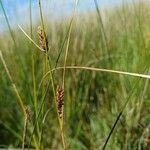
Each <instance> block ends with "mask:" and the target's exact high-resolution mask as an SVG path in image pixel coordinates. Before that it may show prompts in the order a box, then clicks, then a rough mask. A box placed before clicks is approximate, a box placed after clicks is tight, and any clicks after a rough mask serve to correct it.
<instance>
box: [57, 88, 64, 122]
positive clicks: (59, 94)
mask: <svg viewBox="0 0 150 150" xmlns="http://www.w3.org/2000/svg"><path fill="white" fill-rule="evenodd" d="M56 97H57V110H58V113H59V117H60V119H62V118H63V106H64V90H63V88H62V87H61V86H57V89H56Z"/></svg>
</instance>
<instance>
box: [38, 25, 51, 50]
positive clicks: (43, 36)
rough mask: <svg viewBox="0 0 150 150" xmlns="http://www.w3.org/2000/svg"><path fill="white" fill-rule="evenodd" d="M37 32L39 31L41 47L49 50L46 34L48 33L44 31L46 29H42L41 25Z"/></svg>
mask: <svg viewBox="0 0 150 150" xmlns="http://www.w3.org/2000/svg"><path fill="white" fill-rule="evenodd" d="M37 33H38V37H39V45H40V47H41V48H42V49H43V50H45V51H48V40H47V36H46V33H45V32H44V30H43V29H42V27H41V26H39V27H38V30H37Z"/></svg>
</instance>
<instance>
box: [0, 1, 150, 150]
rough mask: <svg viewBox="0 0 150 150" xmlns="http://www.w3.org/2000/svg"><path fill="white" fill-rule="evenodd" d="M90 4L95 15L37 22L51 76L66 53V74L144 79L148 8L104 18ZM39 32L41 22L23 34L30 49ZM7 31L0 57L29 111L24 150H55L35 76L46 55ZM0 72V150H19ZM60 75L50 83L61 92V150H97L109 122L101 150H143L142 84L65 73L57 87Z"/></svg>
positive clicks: (149, 45)
mask: <svg viewBox="0 0 150 150" xmlns="http://www.w3.org/2000/svg"><path fill="white" fill-rule="evenodd" d="M96 4H97V3H96V0H95V6H96V8H97V9H96V11H95V12H93V13H89V14H88V15H82V14H80V15H76V13H74V15H73V16H71V17H68V18H64V21H50V20H46V19H44V26H45V30H46V34H47V37H48V43H49V51H48V53H47V55H48V56H49V58H50V60H51V68H55V67H56V66H55V65H56V62H57V58H58V55H59V54H60V59H59V60H58V63H57V66H61V67H63V66H64V63H65V59H64V57H65V54H66V52H67V51H68V55H67V60H66V65H67V66H86V67H96V68H106V69H112V70H120V71H127V72H136V73H142V74H149V72H150V70H149V64H150V11H149V3H146V2H144V1H142V2H141V1H140V2H139V3H135V2H132V3H130V4H126V3H123V4H122V5H121V6H116V7H115V8H110V9H107V10H104V11H101V10H99V8H98V6H97V5H96ZM39 9H40V8H39ZM102 16H103V17H102ZM30 19H31V18H30ZM8 21H9V20H8ZM8 24H9V22H8ZM39 25H41V26H42V24H41V21H39V23H38V24H37V25H35V26H32V23H31V26H30V27H26V28H24V31H25V32H26V33H27V34H28V35H29V36H30V37H31V38H32V39H33V40H34V41H35V42H36V43H39V40H38V33H37V27H38V26H39ZM10 28H11V27H10ZM31 29H32V30H31ZM10 31H11V30H8V31H5V32H3V33H1V35H0V50H1V51H2V53H3V57H4V59H5V61H6V64H7V67H8V69H9V71H10V74H11V77H12V79H13V82H14V84H15V85H16V87H17V89H18V92H19V94H20V96H21V99H22V100H23V103H24V104H25V105H26V106H28V107H29V108H30V111H31V119H30V121H29V123H28V128H27V133H26V140H25V147H28V146H29V143H30V142H31V144H30V147H32V148H37V149H45V148H50V149H62V148H63V145H62V138H61V132H60V128H59V123H58V119H57V113H56V109H55V104H54V91H53V87H52V86H51V84H49V81H51V80H50V77H49V75H48V76H47V77H46V78H44V80H43V82H42V85H41V86H40V83H41V80H42V78H43V76H44V75H45V73H46V72H47V71H49V70H50V68H49V67H48V63H47V61H48V60H46V59H45V58H46V57H45V56H46V53H45V52H41V51H40V50H39V49H38V48H37V47H36V46H35V44H33V43H32V42H31V40H30V39H28V38H27V37H26V36H25V35H24V33H23V32H22V31H21V30H20V29H19V27H16V29H14V30H13V31H11V32H10ZM10 33H11V34H10ZM61 51H62V53H60V52H61ZM0 70H1V71H0V147H10V148H11V147H15V148H16V147H21V145H22V142H23V139H22V135H23V128H24V116H23V113H22V112H21V110H20V108H19V107H18V105H17V103H16V102H17V96H16V94H15V92H14V89H13V87H12V84H11V81H10V79H9V77H8V75H7V73H6V71H5V69H4V66H3V64H2V62H0ZM63 74H64V73H63V69H60V70H56V71H55V72H53V80H54V87H55V88H56V86H57V85H61V86H63V84H64V128H63V129H64V139H65V143H66V147H67V149H71V150H73V149H79V150H80V149H81V150H82V149H83V150H86V149H91V150H93V149H102V148H103V146H104V144H105V143H106V139H107V137H108V135H109V134H110V131H111V130H112V128H113V126H114V124H115V121H116V119H117V124H115V128H114V130H113V132H112V133H111V137H110V139H109V141H108V143H107V147H106V149H115V150H117V149H125V150H126V149H129V150H130V149H132V150H133V149H136V150H137V149H149V146H150V139H149V137H150V131H149V130H150V114H149V112H150V101H149V100H150V93H149V90H150V87H149V79H143V78H138V77H132V76H127V75H122V74H112V73H108V72H107V73H106V72H97V71H88V70H83V69H66V72H65V80H64V82H63ZM48 85H49V86H48ZM42 102H43V103H42ZM126 102H127V105H125V103H126ZM39 111H40V114H39V117H38V121H37V122H36V118H37V114H38V112H39ZM45 114H47V115H46V117H45ZM118 115H119V116H118ZM43 118H44V120H43ZM33 129H35V130H34V132H33ZM32 134H33V136H32ZM31 137H33V138H32V139H31Z"/></svg>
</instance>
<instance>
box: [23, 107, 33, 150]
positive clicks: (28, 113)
mask: <svg viewBox="0 0 150 150" xmlns="http://www.w3.org/2000/svg"><path fill="white" fill-rule="evenodd" d="M30 120H31V109H30V107H29V106H25V118H24V130H23V142H22V150H24V149H25V141H26V135H27V128H28V123H29V121H30Z"/></svg>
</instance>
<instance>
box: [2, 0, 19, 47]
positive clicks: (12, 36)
mask: <svg viewBox="0 0 150 150" xmlns="http://www.w3.org/2000/svg"><path fill="white" fill-rule="evenodd" d="M0 5H1V7H2V10H3V13H4V16H5V19H6V22H7V25H8V29H9V32H10V35H11V38H12V40H13V42H14V45H15V47H17V44H16V41H15V37H14V34H13V31H12V29H11V26H10V23H9V20H8V17H7V14H6V11H5V8H4V6H3V2H2V0H0Z"/></svg>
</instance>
